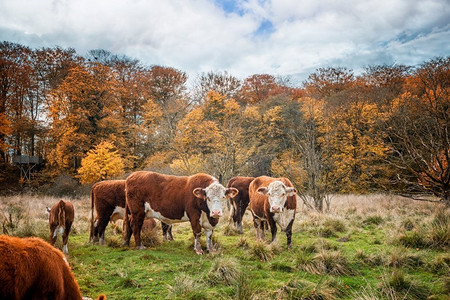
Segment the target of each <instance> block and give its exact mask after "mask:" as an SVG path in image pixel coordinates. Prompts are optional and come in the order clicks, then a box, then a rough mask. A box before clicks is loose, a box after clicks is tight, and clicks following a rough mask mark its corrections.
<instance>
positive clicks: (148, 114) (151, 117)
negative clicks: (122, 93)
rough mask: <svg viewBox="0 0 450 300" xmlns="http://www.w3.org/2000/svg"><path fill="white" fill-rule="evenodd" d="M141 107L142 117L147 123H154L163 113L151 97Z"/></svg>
mask: <svg viewBox="0 0 450 300" xmlns="http://www.w3.org/2000/svg"><path fill="white" fill-rule="evenodd" d="M142 108H143V109H144V119H145V123H146V124H147V125H154V124H156V123H157V122H158V121H159V120H161V117H162V115H163V113H162V110H161V107H160V106H159V105H158V104H157V103H155V101H153V100H152V99H149V100H148V101H147V102H146V103H145V104H144V105H143V106H142Z"/></svg>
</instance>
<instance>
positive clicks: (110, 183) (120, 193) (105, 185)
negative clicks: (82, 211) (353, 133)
mask: <svg viewBox="0 0 450 300" xmlns="http://www.w3.org/2000/svg"><path fill="white" fill-rule="evenodd" d="M92 192H93V196H94V203H95V207H98V208H101V207H102V206H103V205H108V206H111V207H116V206H119V207H125V180H106V181H100V182H97V183H96V184H94V185H93V186H92Z"/></svg>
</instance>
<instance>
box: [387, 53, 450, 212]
mask: <svg viewBox="0 0 450 300" xmlns="http://www.w3.org/2000/svg"><path fill="white" fill-rule="evenodd" d="M449 80H450V57H445V58H442V57H440V58H435V59H432V60H430V61H428V62H425V63H423V64H422V65H420V66H419V67H418V68H417V69H416V70H415V71H414V73H413V74H412V75H411V76H410V77H409V78H408V79H407V83H406V86H405V92H404V93H403V94H402V95H401V96H400V97H398V98H397V99H395V101H393V103H392V108H391V111H390V119H389V120H388V122H387V133H388V137H389V146H390V150H391V151H392V155H391V156H390V157H389V161H390V163H391V164H393V165H394V166H395V167H396V168H397V178H398V179H399V182H400V183H402V184H403V185H404V186H405V188H407V191H406V192H405V194H406V193H407V194H409V195H410V196H414V194H417V193H420V192H431V193H433V194H434V195H435V196H437V197H439V198H440V199H441V200H442V201H443V202H444V203H446V205H450V175H449V174H450V169H449V168H450V167H449V164H448V162H449V157H450V98H449V90H450V85H449Z"/></svg>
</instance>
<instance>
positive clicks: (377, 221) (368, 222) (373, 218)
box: [362, 215, 384, 225]
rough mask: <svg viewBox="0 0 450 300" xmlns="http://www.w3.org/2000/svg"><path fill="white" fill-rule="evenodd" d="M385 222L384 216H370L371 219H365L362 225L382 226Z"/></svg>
mask: <svg viewBox="0 0 450 300" xmlns="http://www.w3.org/2000/svg"><path fill="white" fill-rule="evenodd" d="M383 222H384V219H383V217H382V216H380V215H373V216H369V217H367V218H365V219H364V220H363V222H362V223H363V224H364V225H380V224H382V223H383Z"/></svg>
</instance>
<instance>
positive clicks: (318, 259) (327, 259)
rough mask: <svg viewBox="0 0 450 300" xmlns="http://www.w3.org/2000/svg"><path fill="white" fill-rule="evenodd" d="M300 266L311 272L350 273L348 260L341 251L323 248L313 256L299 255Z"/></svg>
mask: <svg viewBox="0 0 450 300" xmlns="http://www.w3.org/2000/svg"><path fill="white" fill-rule="evenodd" d="M297 265H298V267H299V268H300V269H301V270H303V271H306V272H309V273H311V274H319V275H324V274H332V275H348V274H350V273H351V272H350V269H349V267H348V261H347V258H346V257H345V256H343V255H342V253H341V252H340V251H330V250H321V251H320V252H319V253H317V254H316V255H314V256H313V257H312V258H311V257H309V256H307V255H300V256H297Z"/></svg>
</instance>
